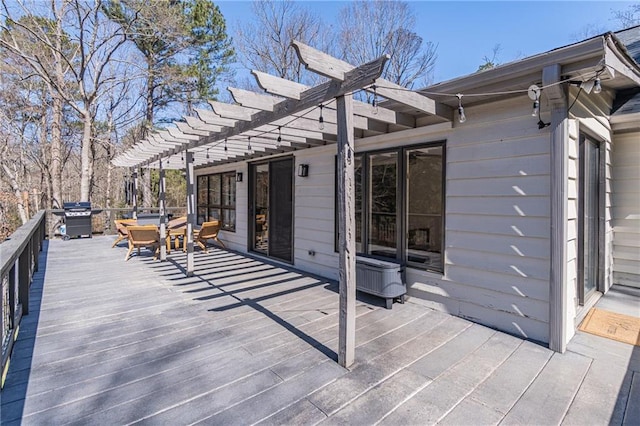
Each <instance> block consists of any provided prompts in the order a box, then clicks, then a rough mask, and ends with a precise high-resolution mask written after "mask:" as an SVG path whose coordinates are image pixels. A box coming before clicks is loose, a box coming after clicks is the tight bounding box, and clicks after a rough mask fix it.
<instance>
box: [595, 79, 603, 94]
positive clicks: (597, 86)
mask: <svg viewBox="0 0 640 426" xmlns="http://www.w3.org/2000/svg"><path fill="white" fill-rule="evenodd" d="M600 92H602V86H601V85H600V77H596V81H595V82H594V83H593V93H595V94H596V95H597V94H598V93H600Z"/></svg>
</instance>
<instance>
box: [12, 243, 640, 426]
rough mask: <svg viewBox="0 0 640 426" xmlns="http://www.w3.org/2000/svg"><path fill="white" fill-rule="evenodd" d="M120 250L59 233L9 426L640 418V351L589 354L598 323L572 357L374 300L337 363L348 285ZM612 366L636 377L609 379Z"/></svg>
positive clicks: (21, 349)
mask: <svg viewBox="0 0 640 426" xmlns="http://www.w3.org/2000/svg"><path fill="white" fill-rule="evenodd" d="M110 245H111V239H106V238H94V239H86V240H74V241H68V242H62V241H59V240H54V241H51V242H50V243H49V245H48V249H47V250H45V251H44V254H43V256H45V257H46V258H45V259H44V260H43V262H42V263H41V264H42V265H45V267H43V268H41V274H42V275H41V276H40V277H37V278H38V279H36V280H35V281H34V284H33V286H32V289H33V290H32V291H33V296H32V300H31V302H32V305H31V312H32V314H31V315H29V316H28V317H25V320H24V322H23V326H22V330H21V333H20V336H19V340H18V342H17V344H16V349H15V352H14V358H13V359H14V360H13V361H12V363H11V366H10V370H9V375H8V377H7V382H6V385H5V389H4V390H3V392H2V407H1V408H2V414H1V416H2V417H1V420H2V424H3V425H5V424H6V425H10V424H21V423H22V424H67V423H72V424H89V423H90V424H125V423H127V424H128V423H138V422H140V423H147V424H191V423H198V422H203V423H207V424H253V423H263V424H315V423H318V422H321V421H325V422H329V423H350V424H374V423H377V422H381V423H387V424H418V423H419V424H434V423H438V422H440V423H445V424H446V423H449V424H469V423H472V424H485V423H487V424H489V423H498V422H501V421H504V422H505V423H527V424H532V423H545V424H556V423H562V422H566V423H577V422H581V421H582V420H583V419H584V418H588V419H589V421H588V423H608V422H610V421H611V422H612V423H614V424H620V423H622V422H623V421H624V422H627V423H634V422H636V423H637V421H638V419H640V415H639V414H638V401H640V376H639V375H638V370H639V366H638V360H637V359H636V360H635V361H634V359H633V357H632V358H631V359H626V360H625V359H624V351H623V352H621V351H620V350H618V352H616V355H615V356H613V355H612V356H610V357H606V356H603V355H601V354H593V353H589V350H590V348H592V347H596V348H598V347H600V346H601V344H600V343H599V342H598V341H596V343H595V344H594V343H593V342H594V341H593V339H592V338H591V337H590V336H586V337H585V336H584V335H580V336H579V337H580V338H581V339H582V340H580V341H579V342H578V343H577V344H574V346H576V348H577V349H576V350H574V349H572V347H571V346H570V348H569V349H570V350H569V351H568V352H567V353H565V354H555V353H553V352H551V351H549V350H547V349H545V348H543V347H540V346H538V345H536V344H533V343H531V342H527V341H523V340H521V339H518V338H516V337H513V336H509V335H506V334H504V333H500V332H497V331H495V330H492V329H489V328H486V327H483V326H480V325H477V324H473V323H470V322H468V321H465V320H462V319H460V318H455V317H451V316H448V315H446V314H443V313H439V312H435V311H432V310H430V309H427V308H425V307H423V306H420V305H417V304H413V303H406V304H404V305H398V304H396V305H394V308H393V309H392V310H387V309H384V308H383V307H382V305H383V303H382V301H381V300H379V299H376V298H368V297H364V298H362V299H360V300H359V301H358V304H357V315H358V317H357V323H356V327H357V331H356V346H357V348H356V364H355V365H354V366H353V367H352V368H351V370H350V371H347V370H345V369H343V368H341V367H339V366H338V365H337V364H336V363H335V360H336V358H337V357H336V350H337V337H338V331H337V324H338V295H337V286H336V284H335V283H333V282H330V281H327V280H324V279H322V278H319V277H314V276H310V275H308V274H303V273H300V272H299V271H296V270H293V269H291V268H287V267H283V266H280V265H276V264H270V263H266V262H265V261H263V260H259V259H255V258H252V257H247V256H243V255H240V254H236V253H232V252H228V251H224V250H212V251H210V252H209V253H208V254H204V253H201V252H197V253H196V261H195V264H196V274H195V275H194V276H192V277H185V276H184V273H183V272H182V269H183V268H182V266H181V265H183V264H184V263H185V256H184V254H182V253H172V254H171V255H170V258H169V261H167V262H163V263H160V262H153V261H152V259H151V255H150V254H148V253H149V252H147V253H145V252H144V251H143V255H142V256H140V257H136V256H134V257H133V258H132V259H131V260H130V261H128V262H124V260H123V257H124V253H125V251H126V250H124V249H123V248H122V247H120V248H119V249H116V248H114V249H110ZM593 338H596V337H595V336H593ZM597 339H600V338H597ZM601 340H605V339H601ZM613 343H617V342H613ZM578 344H580V345H581V346H580V347H577V345H578ZM590 345H591V346H590ZM612 363H615V365H614V367H615V368H617V369H618V370H621V371H623V372H624V373H625V374H622V377H619V376H618V375H613V376H612V377H610V378H609V377H607V374H606V371H607V369H608V368H611V366H612ZM618 370H616V371H618ZM634 383H635V385H634ZM634 386H635V387H634ZM605 389H606V392H605ZM550 395H551V396H550ZM603 395H604V396H603ZM594 398H596V400H597V401H598V404H594V403H593V400H594ZM634 401H635V402H634ZM583 424H584V423H583Z"/></svg>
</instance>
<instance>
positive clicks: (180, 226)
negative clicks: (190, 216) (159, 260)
mask: <svg viewBox="0 0 640 426" xmlns="http://www.w3.org/2000/svg"><path fill="white" fill-rule="evenodd" d="M186 228H187V216H180V217H177V218H175V219H171V220H170V221H169V222H168V223H167V237H166V245H167V253H171V238H173V239H174V247H175V249H176V250H178V249H179V248H180V238H182V241H183V244H182V248H183V250H184V249H185V247H186V246H185V244H184V241H185V238H184V233H185V231H186Z"/></svg>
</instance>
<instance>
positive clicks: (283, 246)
mask: <svg viewBox="0 0 640 426" xmlns="http://www.w3.org/2000/svg"><path fill="white" fill-rule="evenodd" d="M250 179H251V194H250V199H249V201H250V203H249V212H250V215H249V216H250V221H251V223H250V229H251V231H252V232H251V237H250V238H251V241H250V246H251V249H252V250H253V251H256V252H258V253H262V254H265V255H267V256H270V257H273V258H275V259H280V260H284V261H286V262H292V261H293V158H291V157H289V158H284V159H277V160H273V161H270V162H267V163H260V164H252V165H251V168H250Z"/></svg>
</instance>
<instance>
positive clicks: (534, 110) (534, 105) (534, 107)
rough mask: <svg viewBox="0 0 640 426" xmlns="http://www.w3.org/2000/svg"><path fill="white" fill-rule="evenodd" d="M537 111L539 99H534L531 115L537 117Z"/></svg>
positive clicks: (538, 109)
mask: <svg viewBox="0 0 640 426" xmlns="http://www.w3.org/2000/svg"><path fill="white" fill-rule="evenodd" d="M539 112H540V101H539V100H537V99H536V100H535V101H533V109H532V110H531V116H532V117H537V116H538V113H539Z"/></svg>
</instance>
